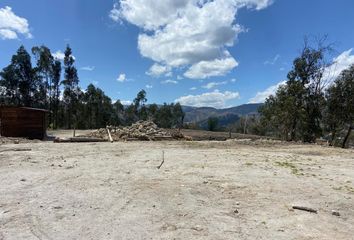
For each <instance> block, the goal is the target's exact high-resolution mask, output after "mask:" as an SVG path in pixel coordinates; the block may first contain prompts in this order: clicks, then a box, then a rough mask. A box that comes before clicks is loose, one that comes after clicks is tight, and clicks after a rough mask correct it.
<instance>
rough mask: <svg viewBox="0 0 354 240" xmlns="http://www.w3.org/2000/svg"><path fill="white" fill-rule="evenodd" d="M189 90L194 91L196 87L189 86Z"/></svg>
mask: <svg viewBox="0 0 354 240" xmlns="http://www.w3.org/2000/svg"><path fill="white" fill-rule="evenodd" d="M189 90H191V91H194V90H197V88H196V87H191V88H190V89H189Z"/></svg>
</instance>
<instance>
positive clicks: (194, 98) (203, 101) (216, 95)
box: [175, 90, 240, 108]
mask: <svg viewBox="0 0 354 240" xmlns="http://www.w3.org/2000/svg"><path fill="white" fill-rule="evenodd" d="M239 98H240V94H239V93H238V92H230V91H226V92H220V91H219V90H214V91H213V92H207V93H203V94H200V95H188V96H182V97H180V98H178V99H176V100H175V102H179V103H180V104H182V105H187V106H193V107H215V108H224V107H225V106H226V102H227V101H229V100H234V99H239Z"/></svg>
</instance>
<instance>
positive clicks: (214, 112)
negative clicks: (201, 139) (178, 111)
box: [182, 103, 262, 128]
mask: <svg viewBox="0 0 354 240" xmlns="http://www.w3.org/2000/svg"><path fill="white" fill-rule="evenodd" d="M260 106H262V104H261V103H256V104H243V105H240V106H237V107H232V108H225V109H216V108H212V107H190V106H182V109H183V111H184V112H185V113H186V116H185V119H184V121H185V123H197V124H198V125H199V126H200V127H202V128H205V127H206V126H207V120H208V118H209V117H217V118H218V119H219V126H221V127H222V126H226V125H228V124H230V123H233V122H236V121H237V120H238V119H239V118H240V117H242V116H244V115H249V114H258V108H259V107H260Z"/></svg>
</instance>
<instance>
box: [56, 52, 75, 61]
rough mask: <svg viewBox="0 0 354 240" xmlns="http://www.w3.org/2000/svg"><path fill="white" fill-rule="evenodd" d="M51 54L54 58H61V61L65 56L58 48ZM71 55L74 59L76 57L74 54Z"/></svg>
mask: <svg viewBox="0 0 354 240" xmlns="http://www.w3.org/2000/svg"><path fill="white" fill-rule="evenodd" d="M52 56H53V57H54V58H55V59H57V60H61V61H63V60H64V58H65V54H64V53H63V52H62V51H60V50H58V51H56V52H55V53H52ZM72 57H73V58H74V60H75V59H76V58H75V56H74V55H72Z"/></svg>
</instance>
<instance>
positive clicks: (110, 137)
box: [106, 127, 113, 143]
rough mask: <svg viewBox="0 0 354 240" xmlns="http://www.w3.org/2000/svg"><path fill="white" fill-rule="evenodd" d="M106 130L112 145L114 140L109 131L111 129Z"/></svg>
mask: <svg viewBox="0 0 354 240" xmlns="http://www.w3.org/2000/svg"><path fill="white" fill-rule="evenodd" d="M106 129H107V133H108V138H109V141H110V142H111V143H112V142H113V139H112V136H111V132H110V131H109V128H108V127H106Z"/></svg>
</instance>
